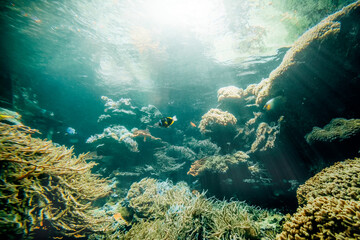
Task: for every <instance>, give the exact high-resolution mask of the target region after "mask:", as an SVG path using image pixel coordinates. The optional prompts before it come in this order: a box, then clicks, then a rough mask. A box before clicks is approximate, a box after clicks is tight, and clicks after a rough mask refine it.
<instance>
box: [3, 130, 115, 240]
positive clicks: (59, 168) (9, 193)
mask: <svg viewBox="0 0 360 240" xmlns="http://www.w3.org/2000/svg"><path fill="white" fill-rule="evenodd" d="M35 132H36V130H32V129H30V128H28V127H25V126H18V125H15V126H10V125H7V124H0V169H2V170H3V172H2V176H1V186H0V195H1V198H0V200H1V201H2V200H7V205H6V209H7V210H6V211H5V212H3V213H2V214H5V215H7V216H9V217H10V218H11V216H12V215H15V216H18V217H17V218H13V220H12V221H14V222H16V223H18V224H19V225H18V227H19V228H21V229H22V230H23V231H24V232H25V233H28V232H31V231H33V230H34V229H39V228H40V229H44V227H45V226H47V227H52V228H53V229H54V230H55V231H56V230H59V231H60V232H61V234H64V235H68V236H73V235H77V234H79V233H80V232H81V233H89V232H94V231H104V229H106V226H107V225H108V224H109V223H110V222H111V221H112V219H111V218H108V217H106V216H104V213H101V211H98V209H96V208H94V207H93V206H92V205H91V201H93V200H96V199H98V198H101V197H104V196H106V195H108V194H109V193H110V187H109V186H108V180H106V179H101V178H99V177H98V176H96V175H94V174H92V173H91V168H92V167H93V166H94V165H95V163H94V162H87V160H88V159H89V157H88V155H87V154H80V155H79V156H78V157H75V156H74V154H73V149H72V148H71V149H67V148H66V147H64V146H61V147H57V146H55V145H54V144H53V143H52V142H51V141H45V140H41V139H38V138H33V137H32V136H31V134H33V133H35ZM0 224H6V222H3V221H2V220H0Z"/></svg>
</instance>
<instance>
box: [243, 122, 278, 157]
mask: <svg viewBox="0 0 360 240" xmlns="http://www.w3.org/2000/svg"><path fill="white" fill-rule="evenodd" d="M282 120H283V117H280V118H279V120H278V122H277V124H274V125H273V126H270V125H269V124H267V123H265V122H262V123H260V124H259V126H258V128H257V130H256V139H255V141H254V142H253V143H252V145H251V149H250V151H249V152H256V151H258V150H260V151H265V150H267V149H269V148H273V147H274V146H275V140H276V136H277V135H278V134H279V133H280V123H281V121H282Z"/></svg>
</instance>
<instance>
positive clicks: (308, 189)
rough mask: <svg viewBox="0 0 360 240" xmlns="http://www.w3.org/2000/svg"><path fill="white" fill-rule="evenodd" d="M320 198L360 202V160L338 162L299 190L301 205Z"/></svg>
mask: <svg viewBox="0 0 360 240" xmlns="http://www.w3.org/2000/svg"><path fill="white" fill-rule="evenodd" d="M319 196H331V197H336V198H339V199H344V200H354V201H360V158H355V159H353V160H345V161H343V162H337V163H335V164H334V165H333V166H331V167H328V168H325V169H323V170H322V171H321V172H319V173H317V174H316V175H315V176H313V177H312V178H310V179H309V180H307V181H306V182H305V183H304V184H303V185H301V186H300V187H299V188H298V190H297V198H298V201H299V204H300V205H303V204H306V203H308V202H310V201H311V200H312V199H314V198H316V197H319Z"/></svg>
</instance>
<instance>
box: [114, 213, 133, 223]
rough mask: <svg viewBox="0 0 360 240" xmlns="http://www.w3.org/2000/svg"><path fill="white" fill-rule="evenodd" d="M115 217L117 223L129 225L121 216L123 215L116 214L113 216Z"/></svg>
mask: <svg viewBox="0 0 360 240" xmlns="http://www.w3.org/2000/svg"><path fill="white" fill-rule="evenodd" d="M113 217H114V218H115V220H116V221H119V220H123V221H124V222H125V224H126V225H129V223H128V221H126V220H125V219H124V218H123V216H121V213H115V214H114V215H113Z"/></svg>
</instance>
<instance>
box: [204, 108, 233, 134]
mask: <svg viewBox="0 0 360 240" xmlns="http://www.w3.org/2000/svg"><path fill="white" fill-rule="evenodd" d="M236 122H237V120H236V118H235V117H234V115H232V114H231V113H229V112H224V111H221V110H220V109H216V108H212V109H210V110H209V111H208V112H207V113H205V114H204V115H203V116H202V118H201V121H200V124H199V129H200V132H201V133H206V132H211V131H213V129H214V128H218V127H227V126H229V127H230V126H234V125H235V124H236Z"/></svg>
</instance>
